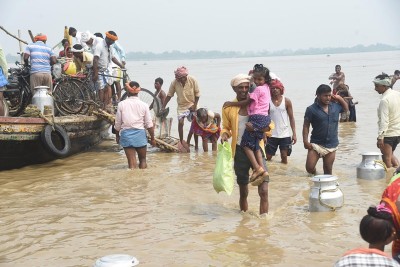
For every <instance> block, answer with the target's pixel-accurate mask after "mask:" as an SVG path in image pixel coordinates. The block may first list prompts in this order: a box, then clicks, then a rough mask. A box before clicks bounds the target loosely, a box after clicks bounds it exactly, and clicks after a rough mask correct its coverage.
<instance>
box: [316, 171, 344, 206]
mask: <svg viewBox="0 0 400 267" xmlns="http://www.w3.org/2000/svg"><path fill="white" fill-rule="evenodd" d="M337 180H338V178H337V177H336V176H333V175H330V174H324V175H316V176H314V177H312V178H311V181H312V182H314V184H313V185H312V186H311V189H310V197H309V211H311V212H316V211H334V210H336V209H338V208H340V207H342V206H343V204H344V196H343V192H342V190H340V188H339V183H338V182H337Z"/></svg>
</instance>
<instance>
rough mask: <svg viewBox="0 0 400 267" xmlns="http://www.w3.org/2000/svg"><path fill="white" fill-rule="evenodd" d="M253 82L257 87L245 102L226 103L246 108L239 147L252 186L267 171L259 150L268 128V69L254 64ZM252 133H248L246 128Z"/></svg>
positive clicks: (266, 175)
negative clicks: (247, 162)
mask: <svg viewBox="0 0 400 267" xmlns="http://www.w3.org/2000/svg"><path fill="white" fill-rule="evenodd" d="M253 82H254V83H255V85H256V86H257V87H256V88H255V89H254V91H252V92H250V93H249V95H248V98H247V100H242V101H238V102H228V103H225V104H224V107H227V106H247V112H248V115H249V121H248V122H247V123H246V130H245V131H244V133H243V136H242V140H241V142H240V146H241V147H243V150H244V152H245V153H246V155H247V157H248V158H249V160H250V163H251V165H252V167H253V173H252V174H251V176H250V182H251V184H252V185H254V186H258V185H259V184H261V183H262V182H263V181H264V180H265V179H266V178H267V177H268V176H269V174H268V171H267V170H266V169H264V164H263V156H262V153H261V150H260V149H261V148H260V144H259V143H260V140H262V139H263V137H264V130H265V129H266V128H268V127H269V125H270V123H271V118H270V116H269V102H270V100H271V92H270V89H269V86H268V84H269V83H270V82H271V77H270V75H269V69H268V68H266V67H264V66H263V65H262V64H256V65H255V66H254V68H253ZM251 127H252V129H253V131H248V130H247V129H248V128H251Z"/></svg>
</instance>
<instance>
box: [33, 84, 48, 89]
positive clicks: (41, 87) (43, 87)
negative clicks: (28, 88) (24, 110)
mask: <svg viewBox="0 0 400 267" xmlns="http://www.w3.org/2000/svg"><path fill="white" fill-rule="evenodd" d="M49 88H50V87H48V86H46V85H40V86H35V88H33V89H49Z"/></svg>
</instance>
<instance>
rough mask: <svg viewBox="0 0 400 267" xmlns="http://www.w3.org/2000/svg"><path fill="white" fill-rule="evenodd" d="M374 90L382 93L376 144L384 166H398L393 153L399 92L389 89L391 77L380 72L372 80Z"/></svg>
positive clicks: (399, 127) (399, 128)
mask: <svg viewBox="0 0 400 267" xmlns="http://www.w3.org/2000/svg"><path fill="white" fill-rule="evenodd" d="M373 83H374V85H375V91H377V92H378V94H381V95H382V99H381V101H380V102H379V107H378V138H377V142H376V146H377V147H378V148H379V149H380V150H381V153H382V160H383V162H385V164H386V167H388V168H391V167H394V168H397V167H399V160H398V159H397V158H396V156H395V155H394V151H395V150H396V147H397V145H398V144H399V142H400V93H399V92H397V91H395V90H393V89H391V88H390V86H391V83H392V81H391V78H390V77H389V75H387V74H381V75H378V76H376V77H375V79H374V80H373Z"/></svg>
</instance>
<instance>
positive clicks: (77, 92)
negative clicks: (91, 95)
mask: <svg viewBox="0 0 400 267" xmlns="http://www.w3.org/2000/svg"><path fill="white" fill-rule="evenodd" d="M55 82H56V83H55V85H54V89H53V99H54V106H55V107H56V109H57V111H58V112H59V113H60V114H61V115H63V116H67V115H71V114H80V113H81V114H82V113H83V114H85V113H86V112H87V110H84V108H85V101H86V96H85V94H84V93H83V91H82V90H81V88H80V86H79V80H77V79H75V78H74V77H73V76H69V75H62V76H61V78H59V79H56V81H55Z"/></svg>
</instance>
